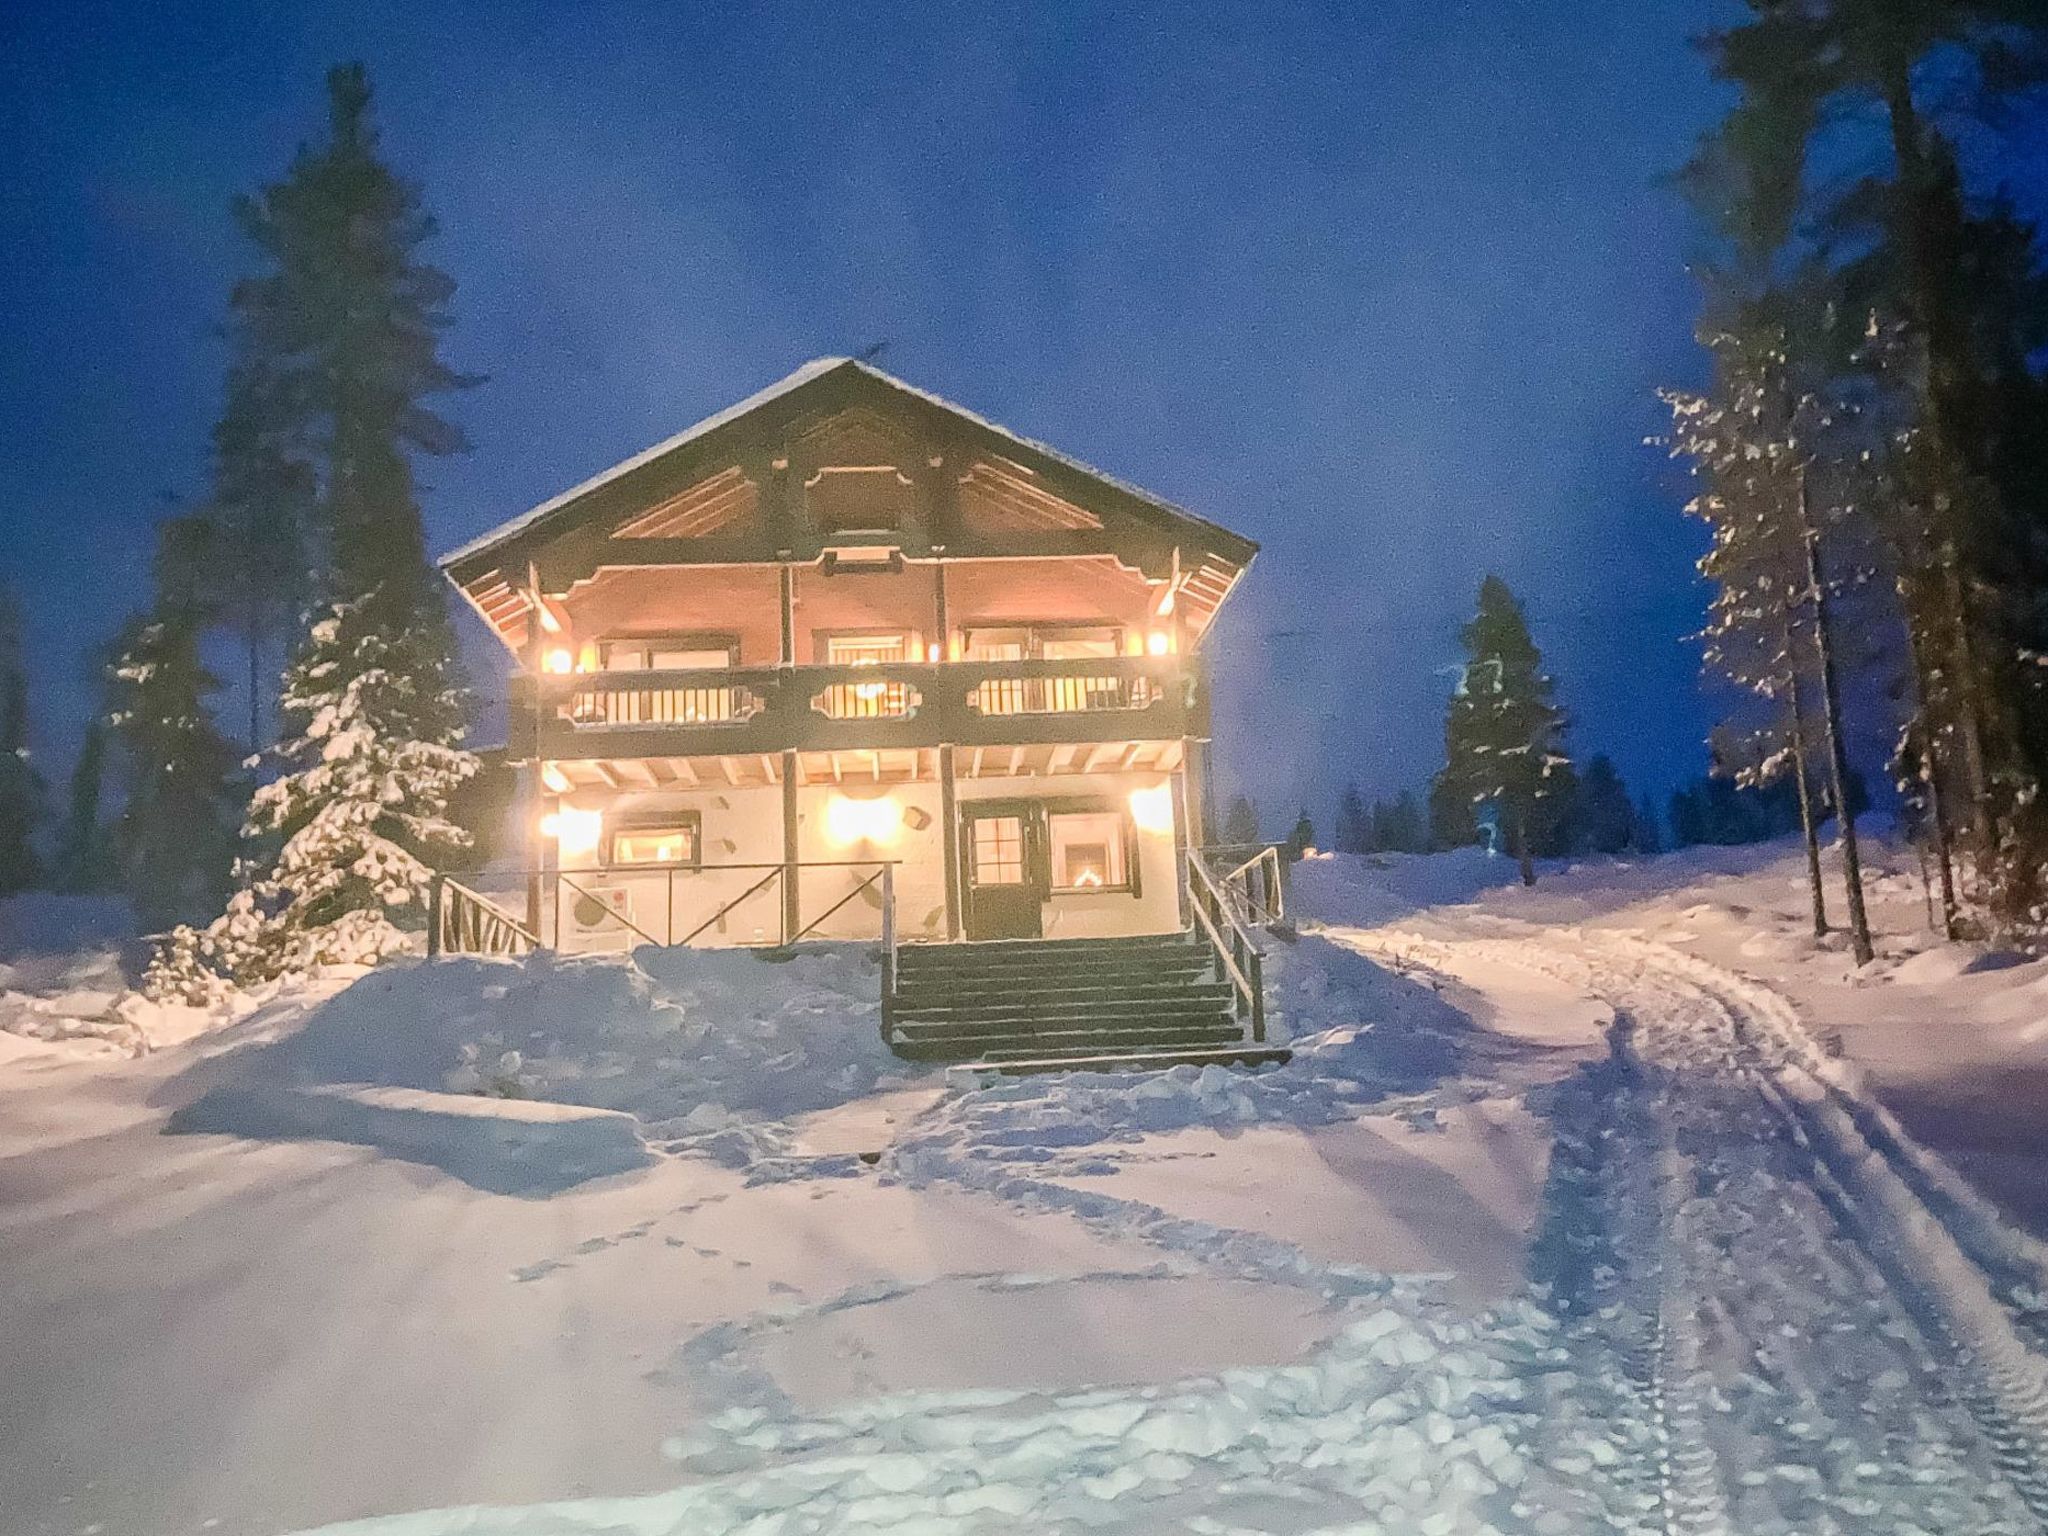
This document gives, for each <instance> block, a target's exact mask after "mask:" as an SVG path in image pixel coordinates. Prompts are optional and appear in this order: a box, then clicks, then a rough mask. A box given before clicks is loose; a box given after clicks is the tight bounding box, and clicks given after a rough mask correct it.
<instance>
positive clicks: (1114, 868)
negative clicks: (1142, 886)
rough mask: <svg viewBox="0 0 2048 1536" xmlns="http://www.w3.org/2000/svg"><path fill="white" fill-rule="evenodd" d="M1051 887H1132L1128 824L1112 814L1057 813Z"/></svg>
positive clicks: (1051, 821) (1051, 820) (1053, 821)
mask: <svg viewBox="0 0 2048 1536" xmlns="http://www.w3.org/2000/svg"><path fill="white" fill-rule="evenodd" d="M1048 825H1049V827H1050V829H1051V833H1052V884H1053V889H1054V890H1056V891H1127V890H1129V889H1130V888H1131V869H1130V862H1131V861H1130V852H1131V850H1130V835H1129V823H1128V822H1127V821H1126V820H1125V819H1124V817H1123V816H1122V815H1120V814H1119V813H1117V812H1115V811H1056V812H1054V813H1053V815H1052V816H1051V817H1050V818H1049V822H1048Z"/></svg>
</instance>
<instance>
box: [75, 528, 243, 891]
mask: <svg viewBox="0 0 2048 1536" xmlns="http://www.w3.org/2000/svg"><path fill="white" fill-rule="evenodd" d="M201 622H202V619H201V610H200V609H199V607H198V606H197V605H196V604H195V603H194V602H193V601H192V600H191V597H190V594H189V591H181V590H180V589H179V587H178V586H177V584H176V580H175V577H174V576H172V574H171V573H169V572H167V571H166V570H165V569H164V564H163V562H162V561H160V562H159V566H158V591H157V597H156V601H155V604H154V606H153V607H152V610H151V611H150V612H149V613H148V614H145V615H143V616H140V617H138V618H136V619H134V620H131V621H130V623H129V624H128V626H127V628H126V629H125V630H124V631H123V632H122V635H121V638H120V641H119V642H118V649H117V653H116V656H115V660H114V663H113V665H112V666H111V667H110V668H109V669H108V672H107V685H106V687H107V725H108V728H109V730H110V732H111V733H112V738H113V745H114V749H115V759H116V768H117V772H118V774H119V777H120V781H121V786H122V789H123V791H124V803H123V805H122V808H121V814H120V817H119V819H118V820H117V821H116V822H115V824H114V829H113V845H114V850H113V851H114V857H115V860H116V862H117V864H118V867H119V870H120V875H121V883H122V885H123V887H124V889H126V890H127V892H128V895H129V899H130V900H131V901H132V902H133V903H134V904H135V913H136V917H137V918H138V920H140V922H141V923H142V925H143V927H144V928H146V929H149V930H152V931H155V930H161V929H164V928H168V927H170V926H172V925H173V924H176V923H185V922H195V921H202V920H204V919H205V918H207V917H210V916H211V915H212V914H214V913H216V912H218V911H219V910H220V909H221V904H222V903H223V902H224V901H225V900H226V899H227V893H228V891H229V889H230V888H231V883H232V882H231V878H230V876H231V872H232V869H233V865H234V855H235V811H236V806H237V804H238V803H239V801H240V799H241V797H242V795H243V794H244V793H246V787H245V786H244V785H243V784H242V783H241V782H240V780H239V778H238V776H237V774H236V762H235V753H234V749H233V748H232V747H231V746H229V744H228V743H227V741H226V740H225V739H224V738H223V737H222V736H221V734H220V732H219V731H218V730H217V729H215V727H214V723H213V719H212V717H211V716H210V715H209V714H208V712H207V707H206V700H207V698H208V696H209V695H211V694H212V693H213V692H214V691H215V689H216V688H217V687H218V686H219V684H218V682H217V681H216V680H215V678H214V677H213V676H212V674H211V673H209V672H208V671H207V670H206V667H205V665H204V663H202V662H201V660H200V657H199V635H200V626H201Z"/></svg>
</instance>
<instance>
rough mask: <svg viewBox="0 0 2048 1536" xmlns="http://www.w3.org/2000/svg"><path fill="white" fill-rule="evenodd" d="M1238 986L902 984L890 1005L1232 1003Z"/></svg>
mask: <svg viewBox="0 0 2048 1536" xmlns="http://www.w3.org/2000/svg"><path fill="white" fill-rule="evenodd" d="M1234 990H1235V989H1234V988H1233V987H1232V986H1231V985H1230V983H1229V982H1227V981H1184V982H1172V981H1166V982H1161V981H1142V982H1125V983H1121V984H1118V985H1115V986H1074V987H1053V986H1046V987H1029V988H1026V987H979V988H972V989H969V988H957V987H918V988H915V989H909V988H899V989H898V990H897V992H896V997H895V999H894V1002H893V1004H892V1006H891V1011H892V1012H894V1013H896V1014H899V1015H901V1014H911V1013H953V1012H959V1011H972V1010H974V1009H979V1008H1003V1007H1008V1006H1011V1005H1013V1004H1015V1005H1025V1004H1028V1005H1030V1006H1033V1007H1039V1006H1044V1007H1062V1008H1088V1007H1094V1006H1097V1005H1100V1004H1104V1003H1150V1002H1201V1001H1209V1002H1216V1003H1227V1002H1229V1001H1230V998H1231V995H1232V993H1233V991H1234Z"/></svg>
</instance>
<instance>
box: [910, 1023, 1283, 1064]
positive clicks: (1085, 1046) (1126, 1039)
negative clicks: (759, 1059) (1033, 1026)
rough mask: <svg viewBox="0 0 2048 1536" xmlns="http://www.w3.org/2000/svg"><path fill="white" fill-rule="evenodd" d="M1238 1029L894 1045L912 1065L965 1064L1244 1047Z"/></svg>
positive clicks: (966, 1039) (1067, 1034)
mask: <svg viewBox="0 0 2048 1536" xmlns="http://www.w3.org/2000/svg"><path fill="white" fill-rule="evenodd" d="M1243 1042H1244V1036H1243V1034H1242V1032H1240V1031H1238V1030H1235V1029H1215V1030H1115V1031H1107V1032H1105V1031H1099V1030H1073V1031H1058V1032H1055V1033H1051V1034H1043V1035H960V1036H958V1037H948V1038H945V1039H939V1040H899V1041H896V1042H895V1043H894V1045H893V1047H892V1049H894V1051H895V1052H896V1054H897V1055H899V1056H902V1057H905V1058H906V1059H908V1060H911V1061H960V1060H971V1059H973V1058H975V1057H977V1056H981V1057H998V1056H1017V1057H1039V1056H1050V1055H1057V1054H1061V1053H1065V1054H1069V1055H1072V1054H1083V1055H1095V1054H1101V1053H1103V1052H1109V1051H1123V1052H1129V1051H1163V1050H1205V1051H1207V1050H1220V1049H1223V1048H1225V1047H1228V1046H1233V1045H1242V1044H1243Z"/></svg>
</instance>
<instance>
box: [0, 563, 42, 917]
mask: <svg viewBox="0 0 2048 1536" xmlns="http://www.w3.org/2000/svg"><path fill="white" fill-rule="evenodd" d="M43 793H44V785H43V780H42V775H40V774H39V773H37V772H36V767H35V763H34V762H33V761H32V760H31V759H30V757H29V744H28V663H27V661H26V660H25V659H24V657H23V655H22V623H21V605H20V604H19V603H18V602H16V601H15V597H14V592H13V589H12V588H10V587H7V586H4V585H0V896H11V895H13V894H14V893H15V892H16V891H26V890H32V889H34V888H35V887H36V886H39V885H41V884H42V883H43V874H44V871H43V861H42V859H41V858H40V857H39V856H38V855H37V853H36V846H35V832H36V826H37V824H38V823H39V822H40V821H41V819H42V814H43Z"/></svg>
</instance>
